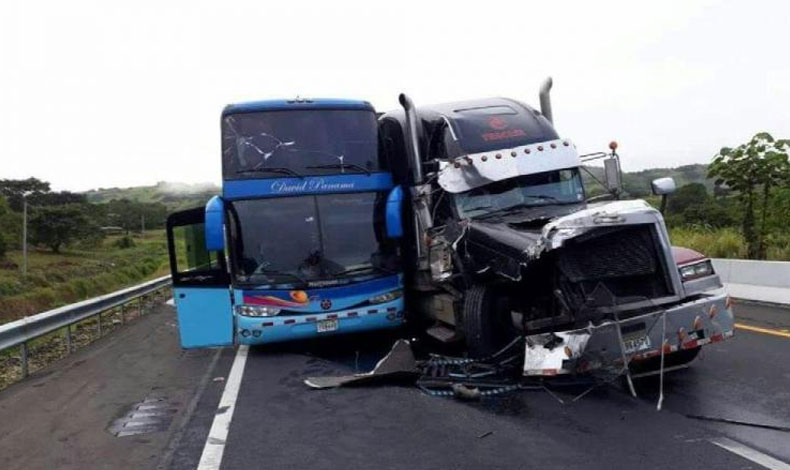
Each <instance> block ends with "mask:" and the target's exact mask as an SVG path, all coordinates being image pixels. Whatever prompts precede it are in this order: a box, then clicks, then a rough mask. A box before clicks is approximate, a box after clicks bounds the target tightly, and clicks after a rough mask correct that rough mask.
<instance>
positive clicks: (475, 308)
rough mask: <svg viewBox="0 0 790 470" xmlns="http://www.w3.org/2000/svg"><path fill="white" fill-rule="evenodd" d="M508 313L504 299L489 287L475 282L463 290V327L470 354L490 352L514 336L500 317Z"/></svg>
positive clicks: (496, 349) (478, 354) (476, 354)
mask: <svg viewBox="0 0 790 470" xmlns="http://www.w3.org/2000/svg"><path fill="white" fill-rule="evenodd" d="M509 313H510V311H509V310H508V309H507V304H506V301H504V300H503V298H502V297H501V296H496V295H494V291H493V290H492V289H491V288H490V287H487V286H482V285H475V286H472V287H471V288H470V289H468V290H467V291H466V296H465V298H464V309H463V330H464V336H465V339H466V347H467V350H468V352H469V356H470V357H485V356H488V355H491V354H493V353H495V352H497V351H498V350H499V349H501V348H502V347H503V346H505V345H506V344H507V342H508V341H510V340H511V339H512V338H513V337H514V335H515V332H514V331H513V328H509V327H508V325H507V322H505V321H504V320H505V319H506V318H507V316H508V315H509Z"/></svg>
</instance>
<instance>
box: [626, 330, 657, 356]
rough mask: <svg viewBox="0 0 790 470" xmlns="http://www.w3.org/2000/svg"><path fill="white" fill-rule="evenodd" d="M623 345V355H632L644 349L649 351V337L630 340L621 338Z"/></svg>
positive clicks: (631, 338)
mask: <svg viewBox="0 0 790 470" xmlns="http://www.w3.org/2000/svg"><path fill="white" fill-rule="evenodd" d="M623 345H625V353H626V354H633V353H636V352H639V351H644V350H645V349H650V337H649V336H647V335H645V336H636V337H633V336H632V337H630V338H623Z"/></svg>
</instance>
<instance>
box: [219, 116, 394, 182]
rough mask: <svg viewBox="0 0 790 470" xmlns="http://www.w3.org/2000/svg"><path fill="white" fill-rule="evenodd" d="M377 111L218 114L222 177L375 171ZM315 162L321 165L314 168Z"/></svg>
mask: <svg viewBox="0 0 790 470" xmlns="http://www.w3.org/2000/svg"><path fill="white" fill-rule="evenodd" d="M377 135H378V134H377V128H376V115H375V113H373V112H372V111H364V110H325V109H321V110H300V111H288V110H287V111H267V112H258V113H241V114H230V115H227V116H225V117H224V118H223V119H222V172H223V177H224V178H225V179H241V178H271V177H279V176H281V175H278V174H276V173H273V172H271V171H268V170H267V168H268V169H272V168H274V169H278V168H279V169H280V170H282V169H286V170H290V171H292V172H294V173H295V174H297V175H322V174H327V173H328V172H332V173H337V172H338V169H341V170H342V171H343V172H345V171H347V172H351V173H359V172H371V171H377V170H379V160H378V137H377ZM316 166H319V167H323V168H315V167H316Z"/></svg>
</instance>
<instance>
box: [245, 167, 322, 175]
mask: <svg viewBox="0 0 790 470" xmlns="http://www.w3.org/2000/svg"><path fill="white" fill-rule="evenodd" d="M308 168H309V167H308ZM244 173H279V174H281V175H290V176H296V177H297V178H304V175H303V174H301V173H297V172H296V171H294V170H292V169H290V168H286V167H284V166H273V167H261V168H250V169H248V170H239V171H237V172H236V174H237V175H240V174H244Z"/></svg>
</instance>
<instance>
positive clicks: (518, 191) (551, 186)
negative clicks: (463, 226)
mask: <svg viewBox="0 0 790 470" xmlns="http://www.w3.org/2000/svg"><path fill="white" fill-rule="evenodd" d="M583 201H584V187H583V186H582V179H581V175H580V174H579V169H578V168H568V169H565V170H555V171H547V172H544V173H535V174H532V175H524V176H518V177H515V178H509V179H506V180H502V181H496V182H493V183H489V184H487V185H485V186H481V187H479V188H475V189H473V190H471V191H467V192H465V193H460V194H456V195H455V204H456V207H457V208H458V212H459V214H460V215H461V217H467V218H473V217H479V216H483V215H488V214H491V213H501V212H503V211H509V210H516V209H520V208H525V207H526V208H529V207H534V206H545V205H550V204H578V203H580V202H583Z"/></svg>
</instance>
